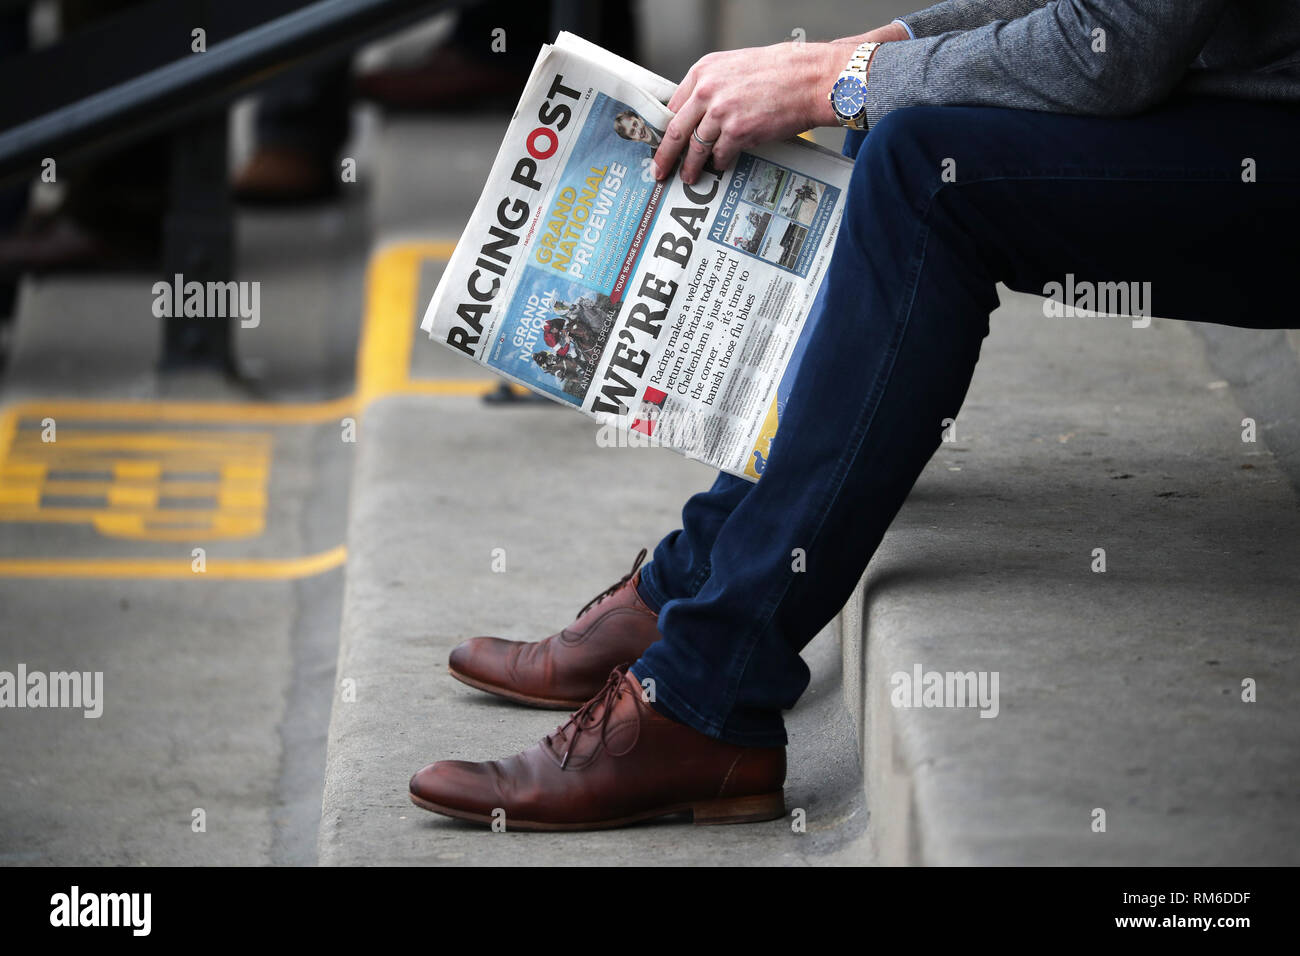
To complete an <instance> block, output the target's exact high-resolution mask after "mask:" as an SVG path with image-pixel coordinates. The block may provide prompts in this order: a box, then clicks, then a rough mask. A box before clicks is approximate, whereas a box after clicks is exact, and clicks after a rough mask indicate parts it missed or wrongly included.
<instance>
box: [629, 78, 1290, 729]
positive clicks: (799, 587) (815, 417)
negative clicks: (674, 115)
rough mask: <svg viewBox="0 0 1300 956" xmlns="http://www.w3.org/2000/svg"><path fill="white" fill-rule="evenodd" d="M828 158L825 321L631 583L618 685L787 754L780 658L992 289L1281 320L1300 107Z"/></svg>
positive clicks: (875, 523) (792, 645)
mask: <svg viewBox="0 0 1300 956" xmlns="http://www.w3.org/2000/svg"><path fill="white" fill-rule="evenodd" d="M845 152H846V154H848V155H852V156H855V166H854V170H853V176H852V181H851V184H850V187H849V191H848V203H847V210H846V212H845V216H844V223H843V227H842V229H841V232H840V235H839V239H838V241H837V244H836V247H835V253H834V256H833V257H832V260H831V264H830V268H829V270H828V273H827V276H826V279H825V282H824V285H823V288H822V295H821V296H820V308H821V309H822V310H823V311H822V313H821V314H820V316H819V317H818V321H817V326H816V328H815V330H814V333H813V336H812V339H811V341H810V343H809V346H808V349H807V352H806V354H805V356H804V358H803V362H802V365H801V366H800V368H799V370H798V374H797V377H796V380H795V385H794V388H793V391H792V392H791V396H790V400H789V402H788V404H787V407H786V410H785V416H784V417H783V419H782V421H781V429H780V433H779V434H778V436H777V439H776V442H775V443H774V447H773V450H772V454H771V457H770V458H769V459H768V463H767V468H766V470H765V472H764V474H763V478H762V480H761V481H759V482H758V483H757V484H751V483H749V482H747V481H743V480H741V479H737V478H731V477H728V476H726V475H723V476H720V477H719V478H718V480H717V481H716V482H715V483H714V485H713V487H712V488H710V489H709V490H708V491H706V492H703V493H701V494H697V495H695V496H694V497H692V498H691V499H690V500H689V501H688V502H687V503H686V506H685V509H684V510H683V512H682V528H681V529H680V530H678V531H674V532H673V533H672V534H669V535H668V536H667V537H666V538H664V539H663V540H662V541H661V542H660V543H659V545H658V547H657V548H656V549H655V554H654V560H653V562H652V563H651V564H649V565H647V566H646V568H645V569H644V570H643V571H642V587H641V590H642V592H643V595H644V596H645V598H646V599H647V600H648V601H649V602H651V603H652V604H653V605H655V606H658V607H659V609H660V615H659V630H660V633H661V635H662V637H661V639H660V640H659V641H657V642H656V643H655V644H654V645H652V646H651V647H650V648H649V649H648V650H647V651H646V653H645V654H644V655H643V656H642V657H641V659H640V660H639V661H638V662H637V663H636V664H635V665H634V666H633V670H634V671H635V672H636V675H637V677H638V678H640V679H643V680H644V679H646V678H652V679H653V680H654V682H655V695H656V701H657V702H656V706H657V707H658V708H659V709H660V710H662V711H663V712H664V713H667V714H668V715H669V716H671V717H674V718H676V719H677V720H679V721H681V722H683V723H686V724H688V725H689V726H691V727H694V728H695V729H696V730H699V731H701V732H702V733H705V734H708V735H709V736H712V737H717V738H720V739H722V740H726V741H729V742H732V743H738V744H749V745H755V746H779V745H782V744H784V743H785V742H786V735H785V728H784V724H783V722H782V718H781V712H782V711H783V710H785V709H788V708H790V707H791V706H793V705H794V703H795V702H796V701H797V700H798V699H799V695H800V694H801V693H803V690H804V688H805V687H806V686H807V684H808V679H809V672H808V668H807V666H806V665H805V664H804V662H803V661H802V659H801V658H800V657H799V651H800V650H801V649H802V648H803V647H804V646H805V645H806V644H807V643H808V642H809V641H810V640H811V639H812V638H813V637H814V636H815V635H816V634H817V633H818V631H820V630H821V629H822V627H824V626H825V625H826V624H827V622H829V621H830V620H831V619H832V618H833V617H834V616H835V614H836V613H838V611H839V610H840V608H841V607H842V606H843V605H844V603H845V601H846V600H847V599H848V598H849V596H850V595H851V594H852V592H853V589H854V587H855V586H856V584H857V582H858V580H859V579H860V578H861V576H862V573H863V571H864V570H865V569H866V566H867V562H868V561H869V560H870V558H871V556H872V554H873V553H874V552H875V550H876V548H877V547H878V546H879V544H880V541H881V538H882V537H883V536H884V534H885V531H886V529H887V528H888V527H889V524H890V522H891V521H892V520H893V519H894V516H895V515H896V514H897V513H898V510H899V508H900V507H901V506H902V504H903V501H904V500H905V499H906V498H907V495H908V493H909V491H910V490H911V488H912V485H913V483H914V482H915V481H916V479H917V477H918V476H919V475H920V473H921V470H922V469H923V468H924V466H925V464H926V462H927V461H928V460H929V459H930V457H931V455H933V454H934V452H935V450H936V449H937V448H938V446H939V444H940V439H941V436H942V425H941V423H942V422H943V420H944V419H945V418H956V417H957V413H958V411H959V410H960V408H961V405H962V401H963V400H964V398H965V395H966V389H967V387H968V385H969V384H970V379H971V374H972V372H973V371H974V368H975V363H976V361H977V360H978V359H979V353H980V346H981V343H982V341H983V339H984V337H985V335H987V334H988V318H989V313H990V312H991V311H992V310H993V309H994V308H996V307H997V305H998V297H997V292H996V289H995V284H996V283H997V282H999V281H1000V282H1003V283H1005V284H1006V285H1007V286H1009V287H1011V288H1012V289H1016V290H1019V291H1023V292H1031V293H1037V294H1040V295H1041V294H1043V293H1044V289H1045V286H1046V285H1047V284H1048V283H1051V282H1056V283H1062V284H1064V283H1065V282H1066V275H1067V273H1072V274H1073V275H1074V276H1075V277H1076V280H1088V281H1091V282H1094V283H1101V282H1123V283H1126V284H1128V283H1134V282H1137V283H1142V282H1150V283H1151V285H1150V304H1151V306H1152V309H1153V312H1154V314H1155V315H1158V316H1161V317H1166V318H1175V319H1187V320H1192V321H1200V322H1216V323H1221V324H1226V325H1239V326H1251V327H1259V328H1265V327H1267V328H1289V327H1292V326H1294V325H1300V322H1297V321H1296V305H1295V298H1294V296H1295V293H1294V289H1293V288H1292V286H1291V284H1290V280H1291V278H1292V276H1294V274H1295V269H1296V266H1297V264H1298V263H1300V242H1298V241H1297V231H1296V223H1295V214H1296V212H1297V211H1300V163H1297V162H1296V159H1295V157H1296V156H1300V107H1297V106H1294V105H1281V104H1262V103H1248V102H1237V101H1229V100H1212V99H1182V100H1177V101H1171V102H1170V103H1169V104H1167V105H1165V106H1163V107H1161V108H1160V109H1157V110H1155V111H1152V112H1149V113H1146V114H1143V115H1141V116H1134V117H1124V118H1116V117H1080V116H1064V115H1057V114H1051V113H1038V112H1029V111H1021V110H1006V109H996V108H987V107H912V108H908V109H902V110H897V111H895V112H893V113H890V114H889V115H888V116H886V117H885V118H884V119H883V120H882V121H881V122H880V123H878V124H877V125H876V126H875V127H874V128H873V129H872V130H871V132H870V134H869V135H867V136H865V138H864V137H863V136H861V135H860V134H858V135H854V134H850V141H849V142H848V143H847V144H846V147H845ZM1248 159H1249V160H1253V161H1254V167H1253V168H1254V170H1255V176H1254V177H1253V178H1254V179H1255V181H1245V180H1246V178H1248V177H1246V176H1245V175H1244V171H1245V170H1246V169H1247V167H1248V166H1249V164H1248V163H1246V160H1248ZM948 160H951V161H952V162H946V161H948ZM945 171H947V175H945ZM954 173H955V177H954V175H953V174H954ZM948 180H953V181H948ZM1081 321H1087V320H1086V319H1084V320H1081ZM1134 334H1141V333H1140V332H1135V333H1134ZM796 549H802V552H803V554H804V555H805V556H806V557H805V561H806V569H805V570H802V571H801V570H798V563H799V562H797V561H796V559H795V556H796V555H797V554H798V552H797V551H796Z"/></svg>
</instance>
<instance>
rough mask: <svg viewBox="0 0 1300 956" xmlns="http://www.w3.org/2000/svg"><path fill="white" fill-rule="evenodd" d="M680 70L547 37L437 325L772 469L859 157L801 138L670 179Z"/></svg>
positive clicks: (644, 418)
mask: <svg viewBox="0 0 1300 956" xmlns="http://www.w3.org/2000/svg"><path fill="white" fill-rule="evenodd" d="M675 88H676V87H675V85H674V84H673V83H671V82H669V81H668V80H665V79H664V78H663V77H660V76H656V75H655V74H653V73H651V72H650V71H648V70H646V69H644V68H642V67H640V66H637V65H636V64H634V63H630V62H628V61H626V60H624V59H622V58H620V57H617V56H615V55H613V54H611V53H609V52H608V51H606V50H603V49H601V48H600V47H598V46H595V45H594V44H591V43H588V42H587V41H585V40H582V39H581V38H579V37H576V36H574V35H572V34H569V33H561V34H560V35H559V37H558V38H557V39H556V42H555V43H554V44H552V45H546V46H544V47H543V48H542V51H541V53H540V54H539V55H538V58H537V62H536V64H535V65H534V67H533V71H532V75H531V76H530V78H529V81H528V85H527V87H526V88H525V90H524V93H523V96H522V98H521V99H520V102H519V106H518V107H517V109H516V110H515V114H514V117H513V119H512V120H511V123H510V127H509V129H508V130H507V132H506V136H505V140H504V142H503V144H502V146H501V151H500V152H499V153H498V154H497V158H496V161H495V162H494V163H493V166H492V170H491V173H490V174H489V176H488V179H487V184H486V186H485V187H484V190H483V194H482V196H481V198H480V199H479V202H478V206H477V208H476V209H475V211H474V215H473V217H472V218H471V219H470V221H469V224H468V226H467V227H466V229H465V232H464V235H463V236H462V237H461V240H460V242H459V243H458V244H457V246H456V251H455V253H454V254H453V255H452V257H451V260H450V262H449V263H448V265H447V268H446V270H445V272H444V273H443V276H442V279H441V281H440V282H439V284H438V288H437V290H436V291H435V292H434V294H433V298H432V300H431V301H430V302H429V306H428V309H427V310H426V312H425V315H424V319H423V321H422V322H421V324H420V327H421V328H422V329H424V330H425V331H426V332H427V333H428V334H429V337H430V338H432V339H434V340H436V341H438V342H441V343H442V344H444V345H446V346H447V347H448V348H451V349H453V350H454V351H457V352H460V353H462V354H464V355H466V356H468V357H470V358H472V359H474V360H475V361H476V362H480V363H482V364H484V365H487V366H489V367H490V368H492V369H493V370H494V371H496V372H497V373H499V374H500V375H503V376H505V377H506V378H508V379H510V380H512V381H515V382H518V383H520V384H521V385H524V386H526V387H528V388H530V389H532V390H533V391H535V392H539V393H541V394H543V395H546V396H549V397H550V398H553V399H555V400H556V401H558V402H561V403H564V404H567V405H571V406H573V407H575V408H579V409H581V410H582V411H583V412H585V413H587V414H588V415H591V416H592V417H594V418H596V419H597V420H598V422H600V423H601V430H602V431H604V430H605V429H606V428H608V429H610V430H612V431H611V434H616V435H619V436H622V437H623V438H630V439H632V441H631V442H627V443H629V444H638V443H640V444H659V445H665V446H667V447H670V448H674V449H676V450H677V451H679V452H681V453H683V454H685V455H688V456H690V457H692V458H698V459H700V460H702V461H704V462H707V463H708V464H710V465H712V466H714V467H716V468H719V469H721V470H722V471H726V472H729V473H731V474H733V475H740V476H743V477H747V478H749V479H751V480H758V478H759V477H760V476H761V475H762V473H763V468H764V466H765V464H766V461H767V458H768V456H769V455H770V452H771V445H772V441H773V438H774V437H775V435H776V432H777V427H778V425H779V423H780V416H781V411H782V409H783V407H784V405H785V401H786V397H787V395H788V392H789V388H790V385H791V384H792V381H793V378H794V369H795V368H796V367H797V364H798V359H799V356H800V355H801V354H802V348H801V346H802V343H803V342H805V341H806V340H807V337H808V333H809V329H808V328H807V326H808V322H807V319H808V316H809V314H810V311H811V310H812V305H813V300H814V298H815V296H816V294H817V291H818V289H819V287H820V285H821V282H822V278H823V276H824V274H825V272H826V267H827V263H828V262H829V260H830V255H831V251H832V249H833V247H834V241H835V237H836V235H837V233H838V231H839V226H840V219H841V215H842V213H843V207H844V196H845V192H846V189H847V186H848V180H849V175H850V172H851V170H852V164H851V163H850V162H849V161H848V160H846V159H844V158H843V157H842V156H840V155H838V154H836V153H833V152H831V151H829V150H826V149H823V148H821V147H819V146H816V145H814V144H812V143H811V142H808V141H805V140H799V139H795V140H790V141H787V142H778V143H769V144H766V145H764V146H762V147H759V148H756V149H753V150H748V151H746V152H743V153H741V154H740V156H739V158H738V159H737V160H736V162H735V163H733V164H732V166H731V168H730V169H726V170H721V171H717V170H713V169H712V168H710V167H706V169H705V171H704V172H703V173H702V174H701V175H700V177H699V179H698V181H697V182H696V183H695V184H693V185H687V184H686V183H684V182H682V180H681V179H680V177H679V176H678V175H676V173H674V175H672V176H671V177H669V178H668V179H666V180H664V181H662V182H659V181H656V180H655V178H654V171H653V166H652V164H651V157H652V156H653V154H654V151H655V148H656V147H657V145H658V143H659V141H660V139H661V138H662V135H663V131H664V129H665V128H666V127H667V125H668V122H669V120H671V119H672V114H671V113H670V112H669V111H668V109H667V107H666V105H665V104H666V103H667V102H668V101H669V99H670V98H671V97H672V94H673V90H674V89H675ZM616 443H620V444H621V443H623V442H622V441H620V442H616Z"/></svg>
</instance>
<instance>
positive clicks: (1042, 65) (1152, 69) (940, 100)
mask: <svg viewBox="0 0 1300 956" xmlns="http://www.w3.org/2000/svg"><path fill="white" fill-rule="evenodd" d="M950 2H951V0H950ZM1230 2H1231V0H1049V2H1048V3H1046V4H1045V5H1043V6H1041V7H1036V8H1035V9H1034V10H1033V11H1031V12H1030V13H1027V14H1025V15H1023V16H1020V17H1018V18H1016V19H1014V20H995V21H992V22H990V23H986V24H984V25H983V26H980V27H975V28H973V29H969V30H965V31H962V32H947V33H941V34H939V35H937V36H929V37H924V38H921V39H917V40H903V41H898V42H894V43H885V44H883V45H881V46H880V47H879V48H878V49H877V50H876V53H875V56H873V57H872V60H871V71H870V74H869V75H868V77H867V96H866V101H867V122H868V124H869V125H871V126H874V125H875V124H876V123H877V122H878V121H879V120H880V119H881V118H883V117H884V116H885V115H886V114H887V113H889V112H890V111H891V110H895V109H898V108H900V107H904V106H918V105H940V106H942V105H967V106H1003V107H1009V108H1013V109H1029V110H1043V111H1047V112H1055V113H1078V114H1089V115H1097V116H1102V115H1109V116H1121V115H1126V114H1131V113H1137V112H1141V111H1142V110H1144V109H1148V108H1150V107H1152V106H1154V105H1156V104H1157V103H1159V102H1161V101H1162V100H1163V99H1164V98H1165V97H1167V96H1168V95H1169V93H1170V92H1171V91H1172V90H1173V89H1174V87H1175V86H1177V85H1178V83H1179V82H1180V81H1181V80H1182V79H1183V76H1184V74H1185V73H1186V71H1187V68H1188V66H1189V65H1190V64H1191V62H1192V61H1193V60H1194V59H1195V58H1196V56H1197V54H1198V53H1199V52H1200V50H1201V48H1202V47H1203V46H1204V45H1205V43H1206V41H1207V39H1208V38H1209V37H1210V35H1211V33H1212V32H1213V30H1214V28H1215V25H1216V24H1217V23H1218V21H1219V18H1220V17H1221V15H1222V14H1223V11H1224V9H1225V7H1226V6H1227V5H1228V3H1230ZM940 6H947V4H940ZM931 9H933V8H931Z"/></svg>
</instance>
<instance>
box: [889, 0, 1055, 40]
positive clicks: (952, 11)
mask: <svg viewBox="0 0 1300 956" xmlns="http://www.w3.org/2000/svg"><path fill="white" fill-rule="evenodd" d="M1045 3H1047V0H942V2H941V3H936V4H934V5H933V6H930V7H926V8H925V9H924V10H917V11H916V12H915V13H911V14H908V15H907V16H904V17H899V18H898V22H900V23H902V24H903V26H905V27H907V31H908V32H909V33H910V34H911V35H912V38H913V39H915V40H919V39H922V38H923V37H933V36H938V35H939V34H940V33H952V32H953V31H956V30H974V29H975V28H976V27H982V26H984V24H986V23H992V22H993V21H994V20H1015V19H1016V18H1017V17H1023V16H1024V15H1025V14H1027V13H1032V12H1033V11H1034V10H1037V9H1038V8H1039V7H1041V6H1042V5H1043V4H1045Z"/></svg>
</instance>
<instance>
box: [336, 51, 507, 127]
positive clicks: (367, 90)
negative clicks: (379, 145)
mask: <svg viewBox="0 0 1300 956" xmlns="http://www.w3.org/2000/svg"><path fill="white" fill-rule="evenodd" d="M527 81H528V73H527V71H524V72H520V71H519V70H518V69H517V68H511V67H508V66H505V65H504V64H502V65H498V64H495V63H493V62H492V61H491V60H490V59H487V60H485V59H481V58H479V57H472V56H469V55H467V54H465V53H462V52H461V51H460V50H458V49H456V48H455V47H439V48H438V49H437V50H435V51H433V53H431V54H430V55H429V57H428V59H426V60H425V61H424V62H423V63H421V64H420V65H419V66H414V67H407V68H404V69H383V70H376V71H375V72H373V73H365V74H363V75H361V76H359V77H357V79H356V92H357V95H358V96H359V97H361V98H362V99H367V100H371V101H372V102H374V103H377V104H379V105H380V106H383V107H386V108H387V109H391V110H411V111H423V110H429V111H434V110H448V111H456V110H471V109H483V108H490V107H493V106H499V107H502V108H504V109H511V108H513V107H514V105H515V103H516V102H517V101H518V99H519V94H520V93H522V92H523V89H524V84H525V83H526V82H527Z"/></svg>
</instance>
